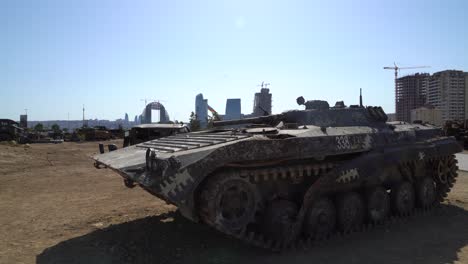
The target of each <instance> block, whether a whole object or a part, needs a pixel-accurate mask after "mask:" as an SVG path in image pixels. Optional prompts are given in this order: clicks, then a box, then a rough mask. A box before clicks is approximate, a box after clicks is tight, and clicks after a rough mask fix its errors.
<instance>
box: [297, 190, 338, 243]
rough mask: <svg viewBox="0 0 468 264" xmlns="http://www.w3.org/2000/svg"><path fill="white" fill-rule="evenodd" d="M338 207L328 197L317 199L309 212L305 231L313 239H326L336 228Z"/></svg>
mask: <svg viewBox="0 0 468 264" xmlns="http://www.w3.org/2000/svg"><path fill="white" fill-rule="evenodd" d="M335 225H336V209H335V205H334V204H333V202H332V201H331V200H330V199H328V198H321V199H318V200H317V201H315V202H314V203H313V204H312V206H311V207H310V208H309V211H308V212H307V215H306V219H305V223H304V232H305V233H306V235H307V236H309V237H310V238H312V239H324V238H326V237H327V236H329V235H331V233H332V232H333V231H334V230H335Z"/></svg>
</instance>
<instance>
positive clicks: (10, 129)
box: [0, 119, 23, 141]
mask: <svg viewBox="0 0 468 264" xmlns="http://www.w3.org/2000/svg"><path fill="white" fill-rule="evenodd" d="M22 131H23V128H21V127H19V124H18V123H17V122H15V121H13V120H11V119H0V141H9V140H18V139H19V137H20V134H21V132H22Z"/></svg>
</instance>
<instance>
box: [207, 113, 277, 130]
mask: <svg viewBox="0 0 468 264" xmlns="http://www.w3.org/2000/svg"><path fill="white" fill-rule="evenodd" d="M284 118H285V116H284V115H283V114H279V115H268V116H259V117H251V118H244V119H234V120H224V121H215V122H214V123H213V126H215V127H220V126H231V125H242V124H266V125H276V124H278V123H279V122H281V121H283V120H284Z"/></svg>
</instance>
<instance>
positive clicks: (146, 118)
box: [140, 102, 170, 124]
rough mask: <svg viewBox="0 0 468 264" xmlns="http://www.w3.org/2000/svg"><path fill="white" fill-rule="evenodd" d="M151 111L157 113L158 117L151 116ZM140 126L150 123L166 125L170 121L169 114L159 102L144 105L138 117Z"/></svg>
mask: <svg viewBox="0 0 468 264" xmlns="http://www.w3.org/2000/svg"><path fill="white" fill-rule="evenodd" d="M153 110H157V111H159V113H157V112H155V113H157V114H159V116H153V112H154V111H153ZM140 117H141V120H140V123H141V124H151V123H163V124H164V123H168V122H169V121H170V119H169V114H168V113H167V111H166V108H165V107H164V105H163V104H161V103H160V102H151V103H149V104H147V105H146V107H145V109H143V113H142V114H141V115H140Z"/></svg>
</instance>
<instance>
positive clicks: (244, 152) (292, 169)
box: [94, 103, 461, 248]
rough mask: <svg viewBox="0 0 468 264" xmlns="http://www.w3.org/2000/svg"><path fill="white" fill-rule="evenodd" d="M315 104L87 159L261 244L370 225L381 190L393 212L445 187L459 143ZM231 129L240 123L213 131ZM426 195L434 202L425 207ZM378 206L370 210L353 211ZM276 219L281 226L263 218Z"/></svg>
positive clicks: (360, 111)
mask: <svg viewBox="0 0 468 264" xmlns="http://www.w3.org/2000/svg"><path fill="white" fill-rule="evenodd" d="M304 104H305V103H304ZM313 104H314V103H310V104H309V106H310V105H313ZM315 104H316V103H315ZM306 105H307V104H306ZM323 105H325V104H323V103H321V104H320V107H318V108H317V109H306V110H295V111H288V112H284V113H282V114H280V115H270V116H263V117H259V118H254V119H245V120H233V121H223V122H215V126H217V127H220V128H219V129H216V130H212V131H204V132H199V133H187V134H180V135H175V136H170V137H164V138H160V139H156V140H152V141H148V142H144V143H141V144H138V145H136V146H132V147H129V148H124V149H122V150H117V151H113V152H111V153H106V154H101V155H96V156H95V157H94V159H95V160H96V162H97V164H101V165H105V166H107V167H108V168H111V169H113V170H115V171H117V172H118V173H119V174H120V175H121V176H123V177H124V178H125V179H126V181H127V183H128V182H132V183H136V184H138V185H140V186H141V187H142V188H144V189H145V190H147V191H149V192H150V193H152V194H153V195H155V196H157V197H159V198H161V199H164V200H165V201H168V202H170V203H172V204H175V205H176V206H178V207H179V209H180V212H181V213H182V214H183V215H184V216H186V217H187V218H189V219H192V220H194V221H202V222H204V223H207V224H209V225H211V226H213V227H214V228H216V229H218V230H219V231H221V232H224V233H227V234H229V235H232V236H234V237H237V238H240V239H243V240H245V241H247V242H249V243H251V244H254V245H257V246H262V247H268V248H281V247H284V246H291V245H294V244H295V243H298V242H299V241H304V240H308V239H311V238H313V239H317V238H318V237H322V236H324V235H330V234H331V233H332V232H335V231H336V232H337V231H340V230H341V231H345V232H347V231H350V230H353V229H355V228H357V226H359V225H363V224H365V223H367V222H368V221H380V220H382V219H384V218H385V217H387V215H386V214H387V211H388V210H385V208H386V206H388V204H387V202H388V201H390V199H387V198H386V197H382V195H383V194H387V195H388V193H398V194H401V195H400V196H398V197H399V198H395V199H393V198H392V203H396V205H393V204H392V206H396V207H397V208H404V207H403V206H400V207H398V206H399V204H401V203H406V204H409V205H412V204H414V205H415V206H419V205H424V207H427V206H429V205H433V204H435V202H437V201H440V199H442V198H443V197H444V196H445V195H446V194H447V192H448V191H449V190H450V188H451V187H452V186H453V184H454V179H455V177H456V170H457V167H456V160H455V159H454V158H453V156H452V154H454V153H456V152H460V151H461V147H460V146H459V145H458V144H457V142H456V141H455V140H454V138H452V137H444V136H442V131H441V130H440V129H438V128H436V127H434V126H431V125H423V124H407V123H404V122H392V123H386V122H385V121H386V120H387V117H386V114H385V113H384V112H383V110H382V108H380V107H367V108H364V107H358V106H353V107H351V108H347V107H344V103H342V104H337V105H338V106H339V107H334V108H333V107H332V108H326V109H324V107H322V106H323ZM232 125H236V126H242V127H237V128H235V129H232V128H229V129H228V128H226V129H224V128H223V126H232ZM429 183H432V185H431V184H429ZM408 186H410V187H408ZM431 186H433V188H434V189H433V190H432V189H431ZM382 190H386V191H387V192H385V191H382ZM392 190H393V191H392ZM421 190H424V193H425V195H423V194H421V192H423V191H421ZM390 191H392V192H390ZM431 192H432V193H434V195H432V196H431ZM369 193H372V195H374V196H373V197H377V198H374V200H376V202H374V203H373V204H372V206H369V205H367V204H365V203H366V202H367V201H368V198H366V197H364V196H365V195H368V194H369ZM413 193H414V196H411V195H413ZM403 194H405V195H403ZM435 194H437V199H438V200H437V201H435V200H434V201H432V200H431V199H432V198H430V197H436V195H435ZM369 195H370V194H369ZM378 197H380V199H381V200H379V198H378ZM406 197H414V200H413V201H412V202H411V201H405V200H404V199H406ZM418 199H419V200H418ZM422 199H426V200H424V201H423V200H422ZM434 199H435V198H434ZM330 201H331V202H330ZM344 204H346V206H345V205H344ZM379 206H381V207H382V208H381V209H382V210H380V211H379V212H380V213H375V212H367V211H365V212H364V211H363V210H368V209H367V208H374V210H377V211H378V209H379ZM348 207H349V208H354V209H352V210H354V212H352V214H351V216H350V215H347V213H349V212H347V211H346V212H345V211H343V210H344V209H343V208H348ZM245 208H247V209H245ZM330 208H332V209H333V210H332V209H330ZM363 208H364V209H363ZM408 208H409V207H408V206H407V209H408ZM409 209H411V208H409ZM327 210H328V211H327ZM348 211H349V210H348ZM310 212H312V213H310ZM320 212H324V215H327V216H328V217H335V218H336V225H335V224H333V230H329V228H325V229H324V228H322V229H320V228H318V226H317V225H318V224H317V223H319V222H320V221H319V220H318V219H316V217H318V216H319V215H320ZM396 213H397V214H403V213H404V212H403V211H402V212H398V211H397V212H396ZM363 214H365V215H363ZM278 215H283V216H284V217H285V218H284V221H276V220H275V221H273V220H269V219H271V218H275V217H271V216H278ZM356 215H357V216H359V217H357V216H356ZM353 217H357V218H353ZM333 223H334V222H333ZM305 226H306V227H305ZM329 227H330V226H329ZM330 228H331V227H330ZM275 230H280V231H275ZM324 232H329V233H327V234H324ZM278 234H288V235H287V236H286V235H284V236H285V237H281V235H278ZM315 236H316V237H315Z"/></svg>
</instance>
